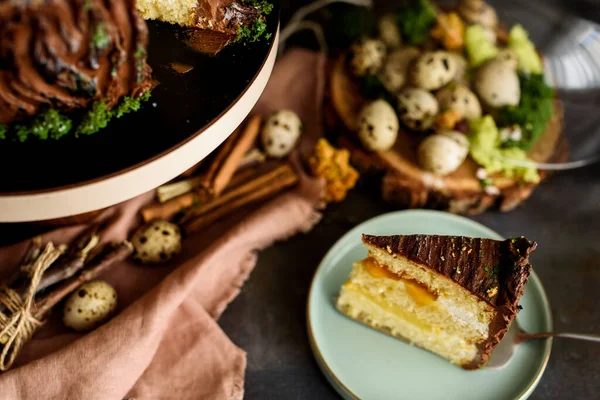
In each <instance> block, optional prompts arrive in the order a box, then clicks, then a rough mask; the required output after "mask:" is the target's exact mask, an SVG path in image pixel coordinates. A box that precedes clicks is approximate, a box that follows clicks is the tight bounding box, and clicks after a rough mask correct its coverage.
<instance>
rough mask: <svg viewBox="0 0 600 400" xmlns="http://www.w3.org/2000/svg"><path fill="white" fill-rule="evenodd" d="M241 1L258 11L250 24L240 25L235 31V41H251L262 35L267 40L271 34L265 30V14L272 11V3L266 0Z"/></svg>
mask: <svg viewBox="0 0 600 400" xmlns="http://www.w3.org/2000/svg"><path fill="white" fill-rule="evenodd" d="M242 3H244V4H246V5H249V6H252V7H254V8H256V9H257V10H258V11H260V15H259V16H258V18H257V19H256V21H255V22H254V23H253V24H252V25H250V26H241V27H240V28H239V29H238V31H237V38H236V41H238V42H244V43H253V42H257V41H258V40H260V39H261V38H262V37H264V38H265V39H267V40H269V39H270V38H271V36H272V34H271V33H266V32H267V23H266V16H267V15H269V14H270V13H271V12H272V11H273V4H271V3H269V2H268V1H267V0H243V1H242Z"/></svg>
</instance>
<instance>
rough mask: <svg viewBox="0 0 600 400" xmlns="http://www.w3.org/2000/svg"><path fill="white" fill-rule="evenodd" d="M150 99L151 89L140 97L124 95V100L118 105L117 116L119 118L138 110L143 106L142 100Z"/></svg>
mask: <svg viewBox="0 0 600 400" xmlns="http://www.w3.org/2000/svg"><path fill="white" fill-rule="evenodd" d="M149 99H150V91H149V90H148V91H147V92H146V93H144V94H143V95H142V96H140V97H138V98H133V97H130V96H125V97H123V100H121V102H120V103H119V105H118V106H117V107H116V109H115V116H116V117H117V118H121V117H122V116H123V115H125V114H128V113H130V112H134V111H137V110H139V109H140V107H141V106H142V102H144V101H148V100H149Z"/></svg>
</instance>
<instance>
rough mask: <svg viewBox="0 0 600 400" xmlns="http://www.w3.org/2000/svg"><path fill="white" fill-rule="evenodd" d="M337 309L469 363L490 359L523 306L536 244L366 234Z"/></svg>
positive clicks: (522, 240) (465, 364)
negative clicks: (364, 250) (363, 249)
mask: <svg viewBox="0 0 600 400" xmlns="http://www.w3.org/2000/svg"><path fill="white" fill-rule="evenodd" d="M363 243H364V244H365V245H366V246H367V248H368V249H369V257H368V258H367V259H365V260H362V261H359V262H357V263H355V264H354V268H353V270H352V273H351V275H350V280H349V281H348V282H346V283H345V284H344V285H343V286H342V289H341V292H340V295H339V298H338V300H337V308H338V309H339V310H340V311H341V312H343V313H344V314H346V315H348V316H350V317H351V318H353V319H355V320H357V321H360V322H363V323H365V324H367V325H369V326H372V327H373V328H375V329H378V330H380V331H383V332H385V333H388V334H391V335H392V336H395V337H398V338H402V339H406V340H408V341H409V342H411V343H413V344H416V345H417V346H420V347H422V348H425V349H427V350H430V351H432V352H434V353H436V354H438V355H440V356H442V357H444V358H447V359H448V360H450V361H451V362H453V363H455V364H457V365H460V366H461V367H462V368H465V369H477V368H480V367H482V366H483V365H485V363H486V362H487V360H488V358H489V355H490V352H491V351H492V349H493V348H494V346H496V345H497V344H498V343H499V342H500V340H501V339H502V338H503V337H504V335H505V334H506V332H507V331H508V328H509V327H510V324H511V322H512V321H513V320H514V319H515V317H516V314H517V312H518V311H519V309H520V307H519V304H518V303H519V299H520V298H521V295H522V294H523V291H524V289H525V285H526V283H527V280H528V279H529V274H530V270H531V266H530V264H529V259H528V257H529V254H530V253H531V252H532V251H534V250H535V248H536V244H535V243H534V242H531V241H529V240H527V239H525V238H523V237H522V238H515V239H508V240H505V241H497V240H491V239H474V238H468V237H460V236H430V235H409V236H370V235H363Z"/></svg>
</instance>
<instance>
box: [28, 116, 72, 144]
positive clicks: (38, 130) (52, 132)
mask: <svg viewBox="0 0 600 400" xmlns="http://www.w3.org/2000/svg"><path fill="white" fill-rule="evenodd" d="M72 125H73V123H72V121H71V119H70V118H69V117H66V116H64V115H61V114H60V113H59V112H58V111H56V110H52V109H50V110H47V111H45V112H44V113H42V114H40V115H38V116H37V117H36V118H35V120H33V122H32V124H31V125H30V127H29V130H30V133H31V134H32V135H33V136H35V137H37V138H39V139H42V140H46V139H48V138H52V139H59V138H61V137H62V136H64V135H66V134H68V133H69V132H70V131H71V127H72Z"/></svg>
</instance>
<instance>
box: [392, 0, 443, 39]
mask: <svg viewBox="0 0 600 400" xmlns="http://www.w3.org/2000/svg"><path fill="white" fill-rule="evenodd" d="M435 21H436V12H435V8H434V7H433V5H432V4H431V2H430V1H429V0H416V1H408V2H406V3H405V4H404V5H402V6H401V7H400V8H398V10H397V11H396V23H397V24H398V27H399V28H400V33H401V34H402V38H403V39H404V41H405V42H406V43H408V44H411V45H420V44H423V43H425V42H427V41H428V40H430V36H429V30H430V29H431V28H432V27H433V25H434V24H435Z"/></svg>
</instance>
